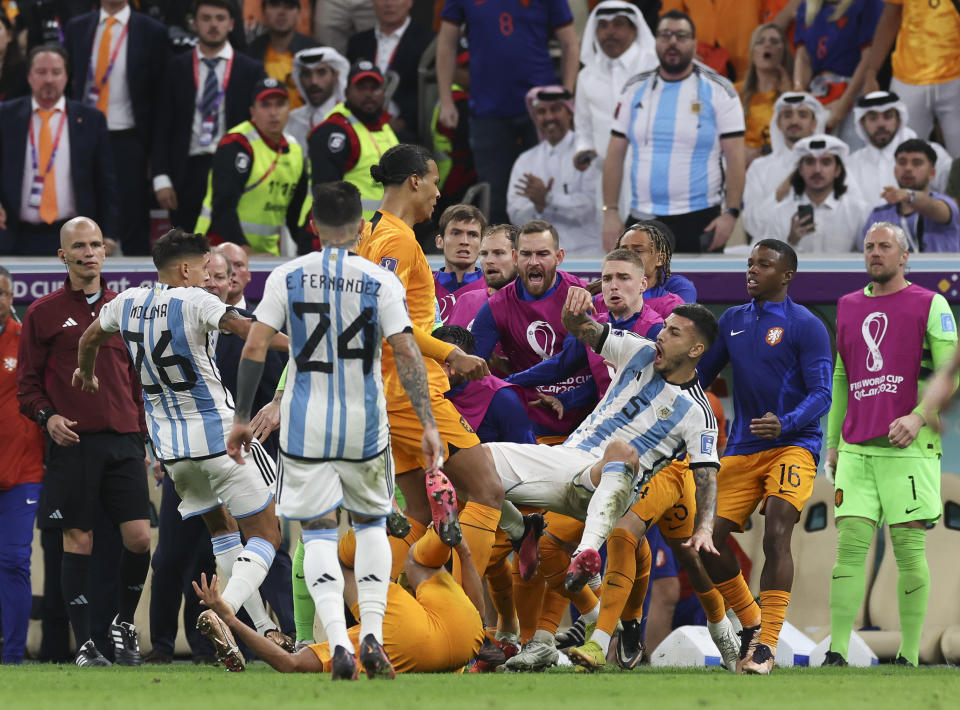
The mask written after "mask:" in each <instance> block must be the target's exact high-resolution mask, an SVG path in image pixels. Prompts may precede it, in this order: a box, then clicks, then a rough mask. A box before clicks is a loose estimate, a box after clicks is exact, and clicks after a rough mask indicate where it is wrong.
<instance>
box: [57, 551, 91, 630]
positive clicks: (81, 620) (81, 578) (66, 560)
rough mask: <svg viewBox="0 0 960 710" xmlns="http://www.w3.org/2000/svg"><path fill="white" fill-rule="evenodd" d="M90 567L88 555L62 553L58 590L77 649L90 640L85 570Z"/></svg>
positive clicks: (88, 603) (88, 602)
mask: <svg viewBox="0 0 960 710" xmlns="http://www.w3.org/2000/svg"><path fill="white" fill-rule="evenodd" d="M89 567H90V555H77V554H74V553H73V552H64V553H63V562H62V563H61V565H60V589H61V591H62V592H63V603H64V604H66V606H67V614H68V615H69V616H70V625H71V626H72V627H73V635H74V636H76V638H77V647H78V648H79V647H80V646H82V645H83V644H85V643H86V642H87V640H88V639H89V638H90V601H89V591H88V589H87V570H88V569H89Z"/></svg>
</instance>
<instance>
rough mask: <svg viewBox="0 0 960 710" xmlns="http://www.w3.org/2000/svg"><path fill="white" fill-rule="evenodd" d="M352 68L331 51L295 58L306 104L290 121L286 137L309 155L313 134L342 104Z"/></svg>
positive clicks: (321, 49) (295, 70)
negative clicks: (311, 132) (310, 140)
mask: <svg viewBox="0 0 960 710" xmlns="http://www.w3.org/2000/svg"><path fill="white" fill-rule="evenodd" d="M349 73H350V65H349V64H348V63H347V60H346V59H345V58H344V57H343V55H341V54H340V52H338V51H337V50H335V49H333V48H331V47H313V48H311V49H301V50H300V51H299V52H297V53H296V54H295V55H294V57H293V81H294V83H295V84H296V85H297V91H298V92H299V94H300V98H301V99H302V101H303V105H302V106H300V108H296V109H293V110H292V111H291V112H290V117H289V118H288V119H287V133H289V134H290V135H292V136H293V137H294V138H296V139H297V143H299V144H300V147H301V148H303V149H304V151H306V149H307V136H308V135H310V131H312V130H313V129H314V128H316V127H317V126H319V125H320V124H321V123H323V120H324V119H325V118H326V117H327V114H328V113H330V112H331V111H332V110H333V108H334V107H335V106H336V105H337V104H338V103H340V102H341V101H343V90H344V87H346V85H347V74H349Z"/></svg>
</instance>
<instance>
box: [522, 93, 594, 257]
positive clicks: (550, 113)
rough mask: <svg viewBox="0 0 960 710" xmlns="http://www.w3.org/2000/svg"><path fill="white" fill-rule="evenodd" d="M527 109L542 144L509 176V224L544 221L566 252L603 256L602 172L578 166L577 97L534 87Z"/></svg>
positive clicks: (591, 166)
mask: <svg viewBox="0 0 960 710" xmlns="http://www.w3.org/2000/svg"><path fill="white" fill-rule="evenodd" d="M527 109H528V110H529V112H530V118H531V119H532V120H533V123H534V125H535V126H536V127H537V133H538V134H539V136H540V139H541V140H540V143H538V144H537V145H535V146H534V147H533V148H531V149H530V150H527V151H524V152H523V153H521V154H520V155H519V157H518V158H517V160H516V162H515V163H514V164H513V169H512V170H511V171H510V192H508V193H507V213H508V214H509V215H510V220H511V221H512V222H514V223H516V224H523V223H524V222H529V221H530V220H532V219H542V220H546V221H547V222H550V223H551V224H552V225H553V226H554V227H556V229H557V231H558V232H560V233H561V234H563V243H564V245H565V250H566V251H569V252H570V253H571V254H578V255H579V254H589V255H592V256H596V255H598V254H600V253H601V252H602V250H603V247H602V246H601V245H600V241H599V240H598V239H597V227H598V226H599V225H600V215H599V214H598V212H597V201H596V196H597V189H598V185H599V182H600V172H599V171H598V170H597V166H596V164H594V165H588V166H586V167H585V168H584V169H583V170H580V169H578V168H576V167H575V165H574V159H573V158H574V154H575V152H576V136H575V135H574V130H573V95H572V94H571V93H570V92H569V91H567V90H566V89H564V88H563V87H562V86H535V87H533V88H532V89H530V91H528V92H527Z"/></svg>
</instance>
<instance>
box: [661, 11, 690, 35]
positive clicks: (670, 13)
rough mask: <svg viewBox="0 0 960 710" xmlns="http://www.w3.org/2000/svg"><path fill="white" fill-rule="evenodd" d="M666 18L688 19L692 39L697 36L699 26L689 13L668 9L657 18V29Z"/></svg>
mask: <svg viewBox="0 0 960 710" xmlns="http://www.w3.org/2000/svg"><path fill="white" fill-rule="evenodd" d="M664 20H686V21H687V22H688V23H690V35H691V38H692V39H695V38H696V36H697V26H696V25H695V24H693V19H692V18H691V17H690V15H688V14H687V13H685V12H683V11H681V10H667V11H666V12H665V13H663V14H662V15H660V19H658V20H657V29H658V30H659V29H660V25H661V24H663V21H664Z"/></svg>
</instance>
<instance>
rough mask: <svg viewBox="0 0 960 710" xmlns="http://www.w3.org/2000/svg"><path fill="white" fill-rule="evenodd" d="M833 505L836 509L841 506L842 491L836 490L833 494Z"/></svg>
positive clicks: (840, 489)
mask: <svg viewBox="0 0 960 710" xmlns="http://www.w3.org/2000/svg"><path fill="white" fill-rule="evenodd" d="M833 504H834V505H835V506H837V507H838V508H839V507H840V506H841V505H843V489H842V488H838V489H837V490H836V492H835V493H834V494H833Z"/></svg>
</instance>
